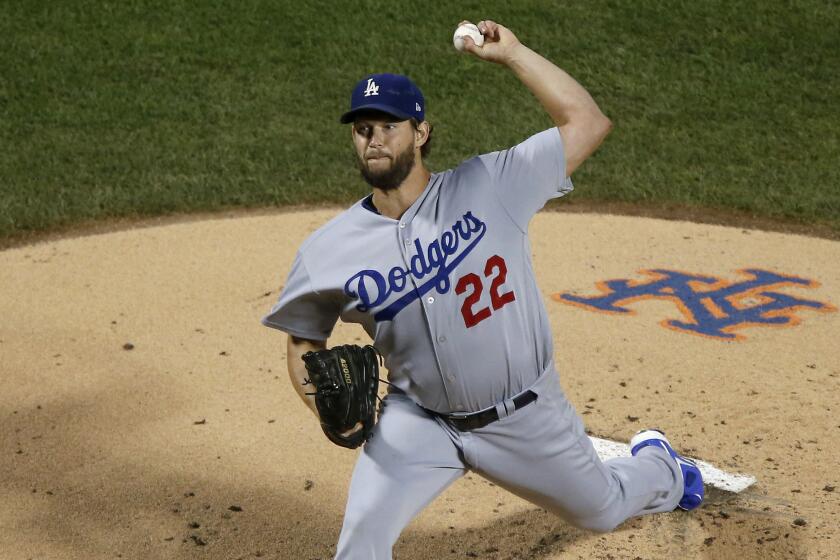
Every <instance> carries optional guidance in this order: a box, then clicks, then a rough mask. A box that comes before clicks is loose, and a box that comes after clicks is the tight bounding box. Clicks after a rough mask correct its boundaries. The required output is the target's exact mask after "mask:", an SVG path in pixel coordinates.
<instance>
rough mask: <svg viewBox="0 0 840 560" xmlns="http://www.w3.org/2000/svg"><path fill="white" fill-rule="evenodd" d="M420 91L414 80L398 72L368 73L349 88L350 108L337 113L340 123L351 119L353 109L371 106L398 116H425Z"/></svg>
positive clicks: (365, 108) (422, 117) (423, 118)
mask: <svg viewBox="0 0 840 560" xmlns="http://www.w3.org/2000/svg"><path fill="white" fill-rule="evenodd" d="M424 105H425V102H424V99H423V93H422V92H421V91H420V88H418V87H417V86H416V85H415V84H414V82H412V81H411V80H410V79H408V78H407V77H406V76H401V75H400V74H371V75H370V76H365V77H364V78H362V79H361V80H360V81H359V82H358V83H357V84H356V87H355V88H353V93H352V95H351V96H350V110H349V111H347V112H346V113H344V114H343V115H342V116H341V122H342V123H349V122H352V121H353V119H354V118H355V116H356V113H358V112H359V111H364V110H372V111H373V110H375V111H382V112H384V113H388V114H389V115H394V116H396V117H399V118H400V119H411V118H414V119H417V120H418V121H423V120H425V112H424V110H423V106H424Z"/></svg>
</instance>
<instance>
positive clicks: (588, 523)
mask: <svg viewBox="0 0 840 560" xmlns="http://www.w3.org/2000/svg"><path fill="white" fill-rule="evenodd" d="M622 521H624V519H621V518H619V517H618V516H616V515H615V514H614V513H612V512H610V511H605V512H602V513H600V514H598V515H593V516H591V517H578V518H574V519H569V522H570V523H571V524H572V525H574V526H575V527H577V528H578V529H586V530H587V531H593V532H595V533H609V532H610V531H612V530H613V529H615V528H616V527H618V526H619V525H621V522H622Z"/></svg>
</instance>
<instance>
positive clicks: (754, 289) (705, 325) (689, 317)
mask: <svg viewBox="0 0 840 560" xmlns="http://www.w3.org/2000/svg"><path fill="white" fill-rule="evenodd" d="M738 272H739V273H740V274H741V275H743V276H745V277H746V278H745V279H744V280H741V281H738V282H729V281H727V280H724V279H721V278H717V277H714V276H709V275H705V274H691V273H687V272H680V271H677V270H665V269H654V270H641V271H639V273H640V274H643V275H645V276H647V277H648V279H647V280H646V281H633V280H627V279H620V280H607V281H605V282H598V283H597V284H596V286H597V287H598V289H599V290H600V291H601V294H600V295H594V296H576V295H573V294H571V293H568V292H565V293H558V294H554V295H552V298H553V299H555V300H557V301H559V302H560V303H565V304H568V305H576V306H578V307H582V308H584V309H589V310H590V311H598V312H602V313H615V314H624V315H633V314H635V313H634V311H633V310H631V309H627V307H626V306H627V305H629V304H631V303H633V302H636V301H639V300H644V299H653V298H656V299H665V300H669V301H672V302H673V303H674V304H676V306H677V308H678V309H679V310H680V312H681V313H682V314H683V317H684V320H677V319H666V320H664V321H662V322H661V323H660V324H661V325H662V326H663V327H666V328H669V329H674V330H676V331H680V332H685V333H690V334H696V335H701V336H706V337H711V338H715V339H718V340H743V339H744V337H743V336H742V335H739V334H735V333H734V332H733V331H736V330H738V329H743V328H744V327H751V326H777V327H789V326H794V325H798V324H799V318H798V317H797V316H796V315H794V313H795V311H796V310H798V309H813V310H815V311H821V312H831V311H837V308H836V307H834V306H832V305H830V304H828V303H823V302H820V301H814V300H809V299H803V298H799V297H796V296H792V295H789V294H784V293H781V292H780V291H778V290H779V289H781V288H784V287H786V286H798V287H804V288H817V287H819V283H818V282H815V281H813V280H807V279H805V278H800V277H798V276H791V275H788V274H780V273H777V272H771V271H769V270H761V269H757V268H749V269H744V270H739V271H738Z"/></svg>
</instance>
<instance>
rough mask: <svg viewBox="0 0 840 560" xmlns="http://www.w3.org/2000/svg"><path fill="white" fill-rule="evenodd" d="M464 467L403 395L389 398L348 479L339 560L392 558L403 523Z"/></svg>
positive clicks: (441, 431)
mask: <svg viewBox="0 0 840 560" xmlns="http://www.w3.org/2000/svg"><path fill="white" fill-rule="evenodd" d="M464 472H465V466H464V464H463V462H462V461H461V458H460V455H459V451H458V448H457V446H456V445H455V443H454V442H453V441H452V439H451V438H450V436H449V434H448V433H447V432H446V431H445V430H444V429H443V428H442V427H441V426H440V425H439V424H438V423H437V422H436V421H435V420H434V419H433V418H432V417H430V416H429V415H428V414H426V413H425V412H424V411H423V410H422V409H421V408H420V407H418V406H417V405H416V404H414V403H413V402H412V401H411V400H409V399H408V398H407V397H404V396H400V395H389V396H388V397H387V398H386V399H385V404H384V405H383V408H382V413H381V415H380V417H379V422H378V424H377V426H376V428H374V433H373V436H372V437H371V439H370V440H369V441H368V443H367V444H366V445H365V447H364V449H363V450H362V453H361V454H360V455H359V459H358V460H357V462H356V467H355V469H354V471H353V477H352V479H351V481H350V492H349V496H348V498H347V507H346V510H345V513H344V524H343V526H342V529H341V536H340V537H339V541H338V547H337V551H336V559H337V560H390V558H391V550H392V548H393V546H394V543H395V542H396V541H397V538H399V536H400V533H401V532H402V530H403V529H404V528H405V526H406V525H408V523H409V522H410V521H411V520H412V519H413V518H414V516H416V515H417V514H418V513H419V512H420V511H421V510H422V509H423V508H424V507H426V505H428V504H429V502H431V501H432V500H433V499H434V498H435V497H436V496H437V495H438V494H440V493H441V492H442V491H443V490H444V489H445V488H446V487H447V486H449V485H450V484H452V483H453V482H454V481H455V480H457V479H458V478H459V477H461V476H463V474H464Z"/></svg>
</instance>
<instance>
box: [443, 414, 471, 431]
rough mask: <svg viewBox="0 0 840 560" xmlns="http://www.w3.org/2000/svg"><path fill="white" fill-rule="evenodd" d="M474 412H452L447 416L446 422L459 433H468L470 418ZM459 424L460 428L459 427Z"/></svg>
mask: <svg viewBox="0 0 840 560" xmlns="http://www.w3.org/2000/svg"><path fill="white" fill-rule="evenodd" d="M476 414H478V413H476V412H454V413H452V414H448V415H447V418H446V419H447V420H448V421H449V423H450V424H451V425H452V427H453V428H455V429H456V430H459V431H462V432H464V431H469V430H471V429H472V428H471V426H470V418H471V417H472V416H475V415H476ZM461 423H463V424H461ZM459 424H461V426H459Z"/></svg>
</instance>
